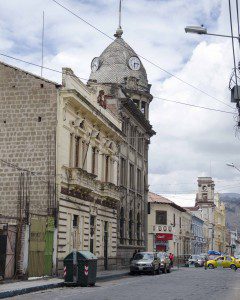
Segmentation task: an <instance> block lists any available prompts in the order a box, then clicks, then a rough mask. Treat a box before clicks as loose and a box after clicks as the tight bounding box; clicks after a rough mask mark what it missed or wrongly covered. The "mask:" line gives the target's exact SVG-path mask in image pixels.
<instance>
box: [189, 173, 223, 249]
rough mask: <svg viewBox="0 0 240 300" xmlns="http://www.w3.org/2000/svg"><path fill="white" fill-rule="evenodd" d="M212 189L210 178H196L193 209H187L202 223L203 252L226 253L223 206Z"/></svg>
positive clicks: (212, 182) (213, 185) (212, 183)
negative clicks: (196, 184)
mask: <svg viewBox="0 0 240 300" xmlns="http://www.w3.org/2000/svg"><path fill="white" fill-rule="evenodd" d="M214 187H215V184H214V181H213V180H212V178H211V177H198V193H197V195H196V203H195V207H193V208H190V207H188V209H190V210H191V211H192V212H193V213H194V215H195V216H197V217H199V218H201V219H202V220H203V221H204V224H203V235H204V241H205V243H204V246H203V252H207V251H209V250H214V251H219V252H225V251H226V211H225V206H224V204H223V203H221V202H220V200H219V195H218V194H217V193H215V192H214Z"/></svg>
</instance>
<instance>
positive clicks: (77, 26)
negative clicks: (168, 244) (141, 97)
mask: <svg viewBox="0 0 240 300" xmlns="http://www.w3.org/2000/svg"><path fill="white" fill-rule="evenodd" d="M59 2H60V3H62V4H63V5H65V6H66V7H69V8H70V9H72V10H73V11H74V12H75V13H76V14H78V15H80V16H82V17H83V18H85V19H86V20H87V21H89V22H90V23H92V24H93V25H94V26H96V27H98V28H99V29H101V30H102V31H104V32H106V33H107V34H108V35H110V36H112V35H113V33H114V32H115V30H116V28H117V26H118V3H117V1H115V0H101V1H100V0H98V1H85V0H81V1H77V0H59ZM43 10H44V12H45V39H44V45H45V46H44V65H45V66H48V67H50V68H54V69H57V70H61V68H62V67H71V68H72V69H73V70H74V72H75V73H76V74H77V75H78V76H79V77H82V78H86V79H87V78H88V76H89V74H90V63H91V60H92V58H93V57H95V56H99V55H100V54H101V52H102V51H103V50H104V49H105V48H106V47H107V46H108V45H109V43H110V42H111V40H110V39H108V38H107V37H105V36H103V35H101V34H100V33H99V32H97V31H96V30H94V29H93V28H91V27H89V26H88V25H87V24H85V23H84V22H82V21H80V20H79V19H77V18H76V17H74V16H73V15H71V14H69V13H68V12H66V11H65V10H63V9H62V8H61V7H59V6H57V5H56V4H55V3H54V2H52V1H40V0H35V1H30V0H23V1H19V0H11V1H1V2H0V20H1V21H0V27H1V31H0V50H1V51H0V52H3V53H6V54H8V55H12V56H17V57H19V58H21V59H24V60H28V61H32V62H33V63H37V64H39V62H40V61H41V33H42V11H43ZM234 17H235V16H234ZM122 20H123V22H122V23H123V24H122V27H123V30H124V35H123V37H124V39H125V40H126V41H127V42H128V43H129V44H130V45H131V46H132V47H133V49H134V50H135V51H136V52H137V53H139V54H140V55H142V56H143V57H146V58H148V59H150V60H151V61H153V62H154V63H156V64H158V65H159V66H160V67H161V68H163V69H166V70H168V71H170V72H171V73H174V74H175V75H176V76H178V77H179V78H181V79H183V80H185V81H187V82H189V83H190V84H193V85H195V86H197V87H198V88H199V89H202V90H204V91H206V92H207V93H208V94H210V95H212V96H214V97H216V98H218V99H220V100H222V101H224V102H226V103H227V104H230V93H229V90H228V88H227V87H228V81H229V76H230V73H231V69H232V65H233V64H232V53H231V42H230V41H229V40H227V39H218V38H214V37H208V36H199V35H190V34H185V32H184V27H185V26H186V25H195V24H196V25H201V24H204V25H205V26H207V27H208V29H209V32H217V33H224V34H228V33H229V16H228V13H227V2H226V3H225V2H223V1H221V0H212V1H209V0H201V1H192V0H180V1H179V0H172V1H162V0H161V1H160V0H131V1H123V17H122ZM1 60H3V61H6V62H7V63H10V64H13V65H17V66H19V67H22V68H24V69H26V70H29V71H32V72H35V73H37V74H40V69H39V68H37V67H33V66H29V65H26V64H24V63H20V62H16V61H12V60H10V59H7V58H4V57H1ZM142 62H143V63H144V66H145V68H146V70H147V73H148V78H149V82H150V83H151V84H152V94H153V95H156V96H159V97H162V98H167V99H172V100H175V101H182V102H186V103H192V104H196V105H202V106H206V107H212V108H217V109H221V110H226V111H231V108H230V107H228V106H226V105H224V104H222V103H220V102H217V101H216V100H214V99H212V98H211V97H208V96H207V95H204V94H202V93H200V92H199V91H196V90H194V89H193V88H192V87H190V86H188V85H186V84H184V83H183V82H181V81H179V80H177V79H176V78H174V77H171V76H170V75H169V74H167V73H165V72H164V71H162V70H160V69H159V68H156V67H154V66H153V65H151V64H149V63H147V62H146V61H144V59H142ZM43 74H44V76H45V77H47V78H49V79H51V80H54V81H59V82H60V81H61V76H60V75H59V74H57V73H54V72H50V71H47V70H44V73H43ZM150 121H151V123H152V124H153V126H154V129H155V130H156V131H157V135H156V136H155V137H154V138H153V139H152V142H151V145H150V155H149V158H150V168H149V172H150V175H149V183H150V187H151V189H152V190H153V191H155V192H159V193H163V192H164V193H172V192H176V193H180V192H182V193H183V192H187V193H194V192H195V190H196V186H197V184H196V182H197V176H199V175H210V174H212V175H213V176H214V178H215V180H216V183H217V188H218V189H221V187H222V186H226V185H230V184H231V183H232V181H233V182H234V180H238V179H239V176H238V175H239V174H238V173H237V171H236V170H232V169H230V168H229V167H226V165H225V163H226V162H228V161H231V162H234V163H238V161H239V158H238V147H239V140H238V139H237V138H236V137H235V131H234V125H235V120H234V119H233V116H232V115H230V114H224V113H220V112H213V111H206V110H201V109H198V108H190V107H187V106H183V105H179V104H173V103H169V102H164V101H162V100H160V99H154V100H153V101H152V103H151V107H150ZM226 191H233V190H232V189H231V188H230V189H229V190H226ZM234 191H236V190H234ZM237 191H240V190H239V189H237Z"/></svg>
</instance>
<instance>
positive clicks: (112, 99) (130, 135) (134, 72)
mask: <svg viewBox="0 0 240 300" xmlns="http://www.w3.org/2000/svg"><path fill="white" fill-rule="evenodd" d="M121 36H122V30H121V28H119V29H118V30H117V32H116V34H115V37H116V39H115V40H114V41H113V42H112V43H111V44H110V45H109V46H108V47H107V48H106V49H105V50H104V51H103V53H102V54H101V55H100V56H99V57H95V58H94V59H93V61H92V64H91V67H92V72H91V75H90V78H89V81H88V85H89V86H90V88H92V89H93V90H97V89H100V90H101V91H102V94H103V95H104V99H105V100H106V107H107V109H109V110H111V111H112V112H113V113H114V114H115V116H116V117H117V118H120V119H121V121H122V124H123V127H122V133H123V136H124V141H123V142H122V143H121V144H120V153H119V175H118V176H119V177H118V178H119V185H120V192H121V202H120V205H119V207H118V245H117V258H118V265H119V266H122V265H128V264H129V260H130V258H131V257H132V254H133V252H134V251H135V250H136V249H139V250H144V249H146V247H147V197H148V146H149V143H150V138H151V136H152V135H154V134H155V132H154V131H153V129H152V126H151V125H150V123H149V121H148V119H149V104H150V102H151V100H152V95H151V94H150V87H151V86H150V85H149V84H148V79H147V74H146V71H145V68H144V66H143V64H142V62H141V61H140V59H139V57H138V55H137V54H136V53H135V52H134V50H133V49H132V48H131V47H130V46H129V45H128V44H127V43H126V42H125V41H124V40H123V39H122V37H121Z"/></svg>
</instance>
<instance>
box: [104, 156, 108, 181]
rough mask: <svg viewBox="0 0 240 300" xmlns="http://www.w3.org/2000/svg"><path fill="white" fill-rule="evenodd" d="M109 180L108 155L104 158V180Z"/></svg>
mask: <svg viewBox="0 0 240 300" xmlns="http://www.w3.org/2000/svg"><path fill="white" fill-rule="evenodd" d="M108 181H109V156H108V155H107V156H106V159H105V182H108Z"/></svg>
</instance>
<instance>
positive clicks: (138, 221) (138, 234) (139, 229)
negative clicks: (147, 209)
mask: <svg viewBox="0 0 240 300" xmlns="http://www.w3.org/2000/svg"><path fill="white" fill-rule="evenodd" d="M137 243H138V245H140V244H141V220H140V213H138V214H137Z"/></svg>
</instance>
